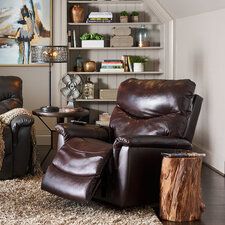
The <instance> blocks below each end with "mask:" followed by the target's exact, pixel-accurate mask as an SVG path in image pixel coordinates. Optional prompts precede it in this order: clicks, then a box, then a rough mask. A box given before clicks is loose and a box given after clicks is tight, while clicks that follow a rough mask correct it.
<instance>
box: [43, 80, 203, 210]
mask: <svg viewBox="0 0 225 225" xmlns="http://www.w3.org/2000/svg"><path fill="white" fill-rule="evenodd" d="M194 90H195V83H193V82H192V81H190V80H137V79H128V80H126V81H124V82H122V83H121V85H120V87H119V90H118V96H117V105H116V107H115V109H114V111H113V113H112V116H111V121H110V127H109V128H106V127H101V126H95V125H84V126H82V125H73V124H59V125H57V126H56V129H57V130H58V132H59V134H60V135H59V150H58V152H57V154H56V156H55V158H54V160H53V162H52V164H51V165H50V166H49V167H48V169H47V172H46V174H45V176H44V178H43V182H42V188H43V189H44V190H47V191H49V192H51V193H54V194H56V195H59V196H61V197H64V198H68V199H72V200H75V201H78V202H88V201H90V200H91V199H93V198H95V199H100V200H103V201H106V202H109V203H112V204H114V205H117V206H120V207H128V206H135V205H141V204H147V203H153V202H157V201H158V199H159V177H160V168H161V160H162V156H161V153H162V152H174V151H177V150H190V149H192V144H191V142H192V138H193V135H194V131H195V127H196V124H197V120H198V116H199V113H200V108H201V104H202V98H201V97H200V96H198V95H194Z"/></svg>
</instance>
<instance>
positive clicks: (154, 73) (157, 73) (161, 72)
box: [68, 71, 163, 75]
mask: <svg viewBox="0 0 225 225" xmlns="http://www.w3.org/2000/svg"><path fill="white" fill-rule="evenodd" d="M68 74H79V75H94V74H96V75H98V74H99V75H117V74H118V75H135V74H141V75H148V74H152V75H161V74H163V71H144V72H138V73H136V72H119V73H118V72H116V73H110V72H108V73H103V72H76V71H69V72H68Z"/></svg>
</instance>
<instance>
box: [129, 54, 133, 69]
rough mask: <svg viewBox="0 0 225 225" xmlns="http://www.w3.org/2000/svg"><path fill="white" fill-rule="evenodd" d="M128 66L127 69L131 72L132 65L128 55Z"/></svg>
mask: <svg viewBox="0 0 225 225" xmlns="http://www.w3.org/2000/svg"><path fill="white" fill-rule="evenodd" d="M128 68H129V71H130V72H133V65H132V62H131V57H130V56H128Z"/></svg>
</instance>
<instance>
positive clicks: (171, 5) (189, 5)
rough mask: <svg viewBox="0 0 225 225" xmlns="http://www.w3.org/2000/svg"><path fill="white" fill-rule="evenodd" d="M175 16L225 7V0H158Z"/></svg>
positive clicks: (191, 14) (184, 15) (179, 16)
mask: <svg viewBox="0 0 225 225" xmlns="http://www.w3.org/2000/svg"><path fill="white" fill-rule="evenodd" d="M157 1H158V2H159V3H160V4H161V5H162V6H163V7H164V8H165V9H166V10H167V11H168V12H169V13H170V15H171V16H172V17H173V18H181V17H186V16H193V15H197V14H201V13H204V12H210V11H213V10H218V9H223V8H225V1H224V0H197V1H196V0H187V1H182V0H157Z"/></svg>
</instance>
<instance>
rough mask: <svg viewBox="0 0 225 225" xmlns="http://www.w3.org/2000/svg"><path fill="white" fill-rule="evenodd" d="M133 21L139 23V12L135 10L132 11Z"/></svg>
mask: <svg viewBox="0 0 225 225" xmlns="http://www.w3.org/2000/svg"><path fill="white" fill-rule="evenodd" d="M131 21H132V22H134V23H137V22H138V21H139V12H137V11H133V12H132V13H131Z"/></svg>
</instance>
